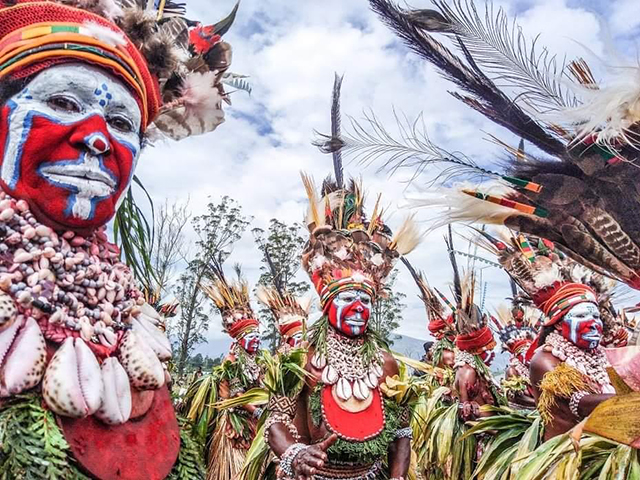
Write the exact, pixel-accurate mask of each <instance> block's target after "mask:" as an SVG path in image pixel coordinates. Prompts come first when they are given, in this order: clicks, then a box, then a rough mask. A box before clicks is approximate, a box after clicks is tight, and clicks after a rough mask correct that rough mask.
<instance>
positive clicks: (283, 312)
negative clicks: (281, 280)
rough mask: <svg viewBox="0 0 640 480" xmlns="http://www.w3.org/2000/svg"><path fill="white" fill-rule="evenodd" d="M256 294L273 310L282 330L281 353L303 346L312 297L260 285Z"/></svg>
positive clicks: (279, 350) (279, 328)
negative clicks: (296, 295) (298, 295)
mask: <svg viewBox="0 0 640 480" xmlns="http://www.w3.org/2000/svg"><path fill="white" fill-rule="evenodd" d="M256 295H257V297H258V300H259V301H260V303H262V304H263V305H265V306H266V307H268V308H269V310H271V314H272V315H273V318H275V320H276V324H277V325H278V331H279V332H280V339H281V340H280V345H279V346H278V352H279V353H287V352H289V351H290V350H291V349H293V348H297V347H299V346H301V344H302V342H303V340H304V330H305V328H306V327H305V326H306V323H307V319H308V317H309V309H310V308H311V298H309V297H295V296H294V295H292V294H291V293H289V292H288V291H283V292H282V293H281V292H280V291H278V290H277V289H276V288H269V287H265V286H263V285H259V286H258V289H257V292H256Z"/></svg>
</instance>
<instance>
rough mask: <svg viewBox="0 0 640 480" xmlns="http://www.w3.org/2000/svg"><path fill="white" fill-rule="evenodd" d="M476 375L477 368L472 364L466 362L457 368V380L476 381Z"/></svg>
mask: <svg viewBox="0 0 640 480" xmlns="http://www.w3.org/2000/svg"><path fill="white" fill-rule="evenodd" d="M476 377H477V374H476V370H475V368H473V367H472V366H471V365H467V364H466V363H465V364H464V365H461V366H460V367H458V368H457V369H456V380H462V381H469V380H471V381H474V380H475V379H476Z"/></svg>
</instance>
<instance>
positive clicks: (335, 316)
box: [327, 290, 371, 337]
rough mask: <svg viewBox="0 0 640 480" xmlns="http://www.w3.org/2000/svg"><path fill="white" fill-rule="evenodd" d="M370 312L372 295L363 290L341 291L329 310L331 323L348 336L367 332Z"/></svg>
mask: <svg viewBox="0 0 640 480" xmlns="http://www.w3.org/2000/svg"><path fill="white" fill-rule="evenodd" d="M370 314H371V297H370V296H369V294H367V293H365V292H363V291H362V290H347V291H344V292H340V293H339V294H338V295H336V297H335V298H334V299H333V301H332V302H331V305H330V306H329V311H328V312H327V315H328V318H329V324H330V325H331V326H332V327H333V328H335V329H336V330H338V331H339V332H341V333H343V334H344V335H346V336H348V337H357V336H359V335H362V334H363V333H364V332H366V330H367V325H368V323H369V316H370Z"/></svg>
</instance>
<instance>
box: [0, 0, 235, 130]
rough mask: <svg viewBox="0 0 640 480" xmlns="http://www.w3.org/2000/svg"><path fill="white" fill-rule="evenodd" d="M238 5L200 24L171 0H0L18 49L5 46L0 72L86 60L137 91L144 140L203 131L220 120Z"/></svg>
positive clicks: (0, 17)
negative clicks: (227, 40)
mask: <svg viewBox="0 0 640 480" xmlns="http://www.w3.org/2000/svg"><path fill="white" fill-rule="evenodd" d="M237 10H238V5H236V6H235V7H234V9H233V10H232V12H231V13H230V14H229V15H228V16H227V17H226V18H224V19H223V20H221V21H220V22H218V23H216V24H215V25H207V26H205V25H202V24H200V23H199V22H197V21H194V20H190V19H187V18H185V13H186V11H185V6H184V3H181V2H175V1H172V0H166V1H157V0H55V1H51V2H38V1H32V0H0V24H1V25H2V26H3V27H2V28H0V37H2V38H4V39H5V43H7V42H8V43H7V45H5V46H6V47H8V46H9V45H10V44H13V47H15V48H11V49H9V48H7V52H11V53H9V56H5V59H4V64H3V68H2V69H0V77H7V78H17V79H19V78H25V77H26V76H29V75H33V74H35V73H38V72H39V71H41V70H42V69H44V68H47V67H49V66H52V65H55V64H58V63H62V62H69V61H78V62H87V63H90V64H92V65H97V66H99V67H101V68H105V69H107V70H111V71H112V72H113V73H114V74H116V76H117V77H118V78H120V79H121V80H122V81H124V82H125V83H127V86H128V87H129V88H130V89H131V90H132V91H133V92H134V93H136V94H137V97H138V100H139V105H140V110H141V112H142V117H143V126H142V127H143V130H146V133H147V134H148V136H149V138H153V137H157V136H158V135H157V132H159V133H161V134H163V135H166V136H168V137H170V138H172V139H174V140H181V139H183V138H185V137H187V136H190V135H198V134H201V133H207V132H210V131H213V130H214V129H215V128H216V127H217V126H218V125H219V124H220V123H222V121H223V120H224V113H223V111H222V102H223V101H228V95H227V94H226V93H225V91H224V87H223V83H225V81H226V79H227V78H229V77H230V76H231V74H229V73H228V72H227V71H228V69H229V66H230V64H231V47H230V45H229V44H227V43H225V42H224V41H222V35H224V34H225V33H226V32H227V31H228V30H229V28H230V27H231V25H232V24H233V20H234V19H235V15H236V12H237ZM18 60H19V61H18Z"/></svg>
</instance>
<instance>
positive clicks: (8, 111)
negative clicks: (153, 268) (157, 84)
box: [0, 64, 140, 231]
mask: <svg viewBox="0 0 640 480" xmlns="http://www.w3.org/2000/svg"><path fill="white" fill-rule="evenodd" d="M139 150H140V110H139V107H138V106H137V103H136V102H135V100H134V99H133V97H132V96H131V94H130V93H129V92H128V90H127V89H126V88H125V87H124V86H122V85H121V84H120V82H119V81H118V80H116V79H115V78H112V77H110V76H109V75H107V74H106V73H104V72H103V71H101V70H99V69H96V68H93V67H87V66H80V65H73V64H69V65H61V66H56V67H52V68H51V69H48V70H45V71H43V72H42V73H40V74H39V75H38V76H36V77H35V78H34V79H33V80H32V81H31V82H30V83H29V84H28V85H27V87H26V88H25V89H24V90H22V91H21V92H20V93H18V94H16V95H14V96H13V97H12V98H11V99H9V100H8V101H7V102H6V104H5V105H3V106H2V109H1V110H0V162H1V163H0V182H1V185H2V188H3V189H4V190H5V191H6V192H7V193H9V194H10V195H12V196H13V197H15V198H19V199H24V200H26V201H27V202H28V203H29V205H30V207H31V210H32V211H33V213H34V214H35V215H36V216H37V217H38V220H40V221H41V222H43V223H47V224H49V225H51V226H52V227H54V228H57V229H62V228H65V229H71V230H81V231H91V230H93V229H95V228H97V227H100V226H102V225H104V224H106V223H107V222H108V221H109V220H110V219H111V218H112V217H113V215H114V214H115V211H116V208H117V205H118V202H119V200H120V199H121V198H122V196H123V194H124V193H125V192H126V190H127V188H128V187H129V184H130V182H131V179H132V176H133V170H134V168H135V163H136V159H137V156H138V153H139Z"/></svg>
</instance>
